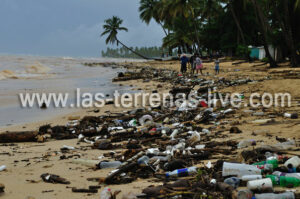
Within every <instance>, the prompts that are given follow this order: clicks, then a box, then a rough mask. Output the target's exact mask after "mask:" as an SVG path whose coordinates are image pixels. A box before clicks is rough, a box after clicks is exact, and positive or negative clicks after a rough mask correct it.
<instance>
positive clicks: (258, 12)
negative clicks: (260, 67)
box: [251, 0, 278, 68]
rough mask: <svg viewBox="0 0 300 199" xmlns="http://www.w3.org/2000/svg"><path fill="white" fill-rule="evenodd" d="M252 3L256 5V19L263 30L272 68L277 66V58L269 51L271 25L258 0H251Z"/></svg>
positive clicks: (265, 46)
mask: <svg viewBox="0 0 300 199" xmlns="http://www.w3.org/2000/svg"><path fill="white" fill-rule="evenodd" d="M251 2H252V5H253V7H254V10H255V14H256V19H257V22H258V24H259V25H260V28H261V31H262V35H263V46H264V49H265V52H266V57H267V58H268V61H269V64H270V67H271V68H274V67H277V66H278V65H277V63H276V62H275V60H274V59H273V57H272V56H271V53H270V51H269V45H268V27H269V25H268V24H267V23H268V22H267V20H266V18H265V16H264V13H263V11H262V10H261V8H260V6H259V5H258V4H257V1H256V0H251Z"/></svg>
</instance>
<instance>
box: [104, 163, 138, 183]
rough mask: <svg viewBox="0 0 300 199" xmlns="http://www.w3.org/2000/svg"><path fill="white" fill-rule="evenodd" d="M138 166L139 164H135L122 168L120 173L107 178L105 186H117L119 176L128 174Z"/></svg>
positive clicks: (117, 172)
mask: <svg viewBox="0 0 300 199" xmlns="http://www.w3.org/2000/svg"><path fill="white" fill-rule="evenodd" d="M136 166H138V163H137V162H133V163H130V164H128V165H125V166H122V167H121V168H119V170H118V171H116V172H114V173H112V174H110V175H109V176H107V177H106V178H105V180H104V182H105V184H116V183H117V182H116V180H115V178H116V177H117V176H119V175H120V174H121V173H126V172H128V171H130V170H132V169H133V168H134V167H136Z"/></svg>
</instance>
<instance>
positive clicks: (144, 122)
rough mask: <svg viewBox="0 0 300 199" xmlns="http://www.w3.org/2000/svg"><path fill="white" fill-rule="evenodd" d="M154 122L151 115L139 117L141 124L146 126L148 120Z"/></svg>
mask: <svg viewBox="0 0 300 199" xmlns="http://www.w3.org/2000/svg"><path fill="white" fill-rule="evenodd" d="M149 121H150V122H151V123H152V122H153V118H152V116H151V115H144V116H143V117H141V118H140V119H139V123H140V125H142V126H144V125H145V124H146V123H147V122H149Z"/></svg>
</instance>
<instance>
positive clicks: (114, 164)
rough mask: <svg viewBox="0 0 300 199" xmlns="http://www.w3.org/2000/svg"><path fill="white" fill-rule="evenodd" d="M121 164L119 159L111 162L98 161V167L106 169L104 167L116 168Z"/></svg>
mask: <svg viewBox="0 0 300 199" xmlns="http://www.w3.org/2000/svg"><path fill="white" fill-rule="evenodd" d="M121 165H122V162H120V161H111V162H104V161H103V162H100V163H99V164H98V167H99V169H106V168H118V167H119V166H121Z"/></svg>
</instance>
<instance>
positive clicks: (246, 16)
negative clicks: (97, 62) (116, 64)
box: [102, 0, 300, 67]
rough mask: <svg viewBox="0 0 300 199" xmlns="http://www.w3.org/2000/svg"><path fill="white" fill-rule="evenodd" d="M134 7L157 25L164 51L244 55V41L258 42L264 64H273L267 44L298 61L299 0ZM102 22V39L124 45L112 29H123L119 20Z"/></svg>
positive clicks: (171, 1) (189, 0) (185, 1)
mask: <svg viewBox="0 0 300 199" xmlns="http://www.w3.org/2000/svg"><path fill="white" fill-rule="evenodd" d="M139 13H140V18H141V20H142V21H143V22H145V23H147V24H149V23H150V21H151V20H154V21H155V22H157V23H158V24H159V25H160V26H161V27H162V31H163V32H164V34H165V37H164V38H163V45H162V47H163V48H166V49H168V50H169V53H170V54H171V53H172V50H173V49H177V51H178V53H183V52H184V53H195V52H197V53H199V54H202V53H204V52H205V53H207V54H213V53H214V52H221V53H222V54H226V55H231V56H243V57H244V58H249V49H248V46H249V45H251V46H263V47H264V49H265V52H266V57H267V61H268V62H269V64H270V66H271V67H276V66H277V61H276V60H274V59H273V57H272V56H271V53H270V51H269V46H270V45H271V46H273V47H274V48H276V49H278V51H279V52H280V54H281V56H280V57H281V58H282V60H283V59H285V58H288V59H289V60H290V62H291V65H292V66H293V67H296V66H299V65H300V58H299V57H300V36H299V35H300V20H299V19H300V0H140V6H139ZM105 22H106V24H105V25H104V26H103V28H104V32H103V34H102V35H106V34H108V37H107V40H106V42H107V43H117V44H121V45H123V46H124V47H125V48H128V47H127V46H125V45H124V44H123V43H121V42H120V41H119V40H118V37H117V33H118V31H121V30H125V31H128V30H127V29H126V28H125V27H121V24H122V20H121V19H120V18H118V17H116V16H114V17H112V18H111V19H108V20H106V21H105ZM131 50H132V52H134V50H133V49H131ZM135 53H136V54H137V55H139V56H141V57H143V58H145V59H147V58H148V57H147V55H146V54H142V52H140V53H139V52H135ZM282 60H279V61H282Z"/></svg>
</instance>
